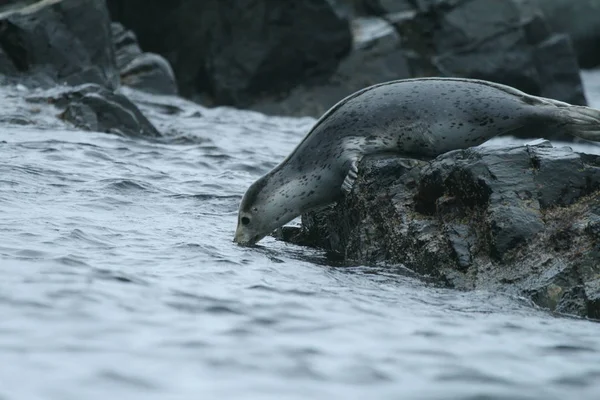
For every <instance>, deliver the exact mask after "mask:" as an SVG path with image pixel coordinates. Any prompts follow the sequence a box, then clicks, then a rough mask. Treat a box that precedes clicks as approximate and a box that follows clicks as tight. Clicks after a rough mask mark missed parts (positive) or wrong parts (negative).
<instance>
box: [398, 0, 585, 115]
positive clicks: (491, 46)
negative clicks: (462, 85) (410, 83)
mask: <svg viewBox="0 0 600 400" xmlns="http://www.w3.org/2000/svg"><path fill="white" fill-rule="evenodd" d="M429 3H430V4H429V7H426V8H425V7H424V8H423V9H424V10H425V11H419V12H418V13H417V14H416V15H415V17H414V18H410V19H404V20H402V21H400V22H399V23H398V24H397V25H396V26H397V27H398V30H399V32H400V33H401V36H402V38H403V39H404V43H403V46H404V48H405V49H406V51H407V55H408V59H409V64H410V65H411V73H412V75H414V76H433V75H442V76H460V77H466V78H477V79H485V80H490V81H494V82H498V83H503V84H506V85H509V86H513V87H516V88H518V89H520V90H523V91H525V92H527V93H529V94H533V95H539V96H548V97H552V98H555V99H557V100H561V101H566V102H569V103H572V104H578V105H585V104H587V101H586V98H585V95H584V92H583V85H582V83H581V77H580V75H579V66H578V63H577V58H576V53H575V51H574V49H573V48H572V45H571V41H570V39H569V37H568V36H566V35H564V34H559V33H556V32H553V31H552V30H551V29H550V28H549V26H548V24H547V21H546V20H545V18H544V16H543V13H542V12H541V11H540V10H539V9H538V8H537V7H536V6H535V4H533V3H531V2H530V1H525V0H522V1H519V0H466V1H460V2H458V1H450V0H444V1H438V2H435V3H433V2H431V1H430V2H429ZM549 61H552V62H549Z"/></svg>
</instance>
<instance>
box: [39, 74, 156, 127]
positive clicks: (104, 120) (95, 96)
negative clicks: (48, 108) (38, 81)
mask: <svg viewBox="0 0 600 400" xmlns="http://www.w3.org/2000/svg"><path fill="white" fill-rule="evenodd" d="M27 100H28V101H29V102H31V103H50V104H53V105H54V106H56V107H57V108H58V109H59V110H60V111H59V117H60V118H62V119H63V120H65V121H67V122H70V123H71V124H73V125H74V126H75V127H77V128H79V129H82V130H86V131H94V132H106V133H113V134H117V135H122V136H131V137H145V138H156V137H160V136H161V134H160V132H159V131H158V130H157V129H156V128H155V127H154V126H153V125H152V123H151V122H150V121H148V119H147V118H146V117H145V116H144V115H143V114H142V113H141V112H140V110H139V109H138V108H137V107H136V106H135V104H133V103H132V102H131V101H130V100H129V99H128V98H127V97H125V96H123V95H121V94H119V93H115V92H113V91H111V90H108V89H106V88H104V87H102V86H100V85H97V84H84V85H80V86H75V87H58V88H54V89H50V90H46V91H42V92H39V93H36V94H34V95H31V96H28V97H27Z"/></svg>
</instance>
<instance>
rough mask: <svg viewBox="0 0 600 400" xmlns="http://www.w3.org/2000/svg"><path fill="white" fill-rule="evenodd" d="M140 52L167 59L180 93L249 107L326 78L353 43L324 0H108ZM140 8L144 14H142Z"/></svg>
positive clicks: (341, 20)
mask: <svg viewBox="0 0 600 400" xmlns="http://www.w3.org/2000/svg"><path fill="white" fill-rule="evenodd" d="M108 5H109V8H110V11H111V15H112V17H113V19H114V20H115V21H118V22H121V23H122V24H123V25H124V26H125V27H126V28H128V29H132V30H133V31H134V32H135V33H136V35H137V36H138V39H139V41H140V44H141V47H142V49H144V51H151V52H154V53H157V54H161V55H163V56H165V57H166V58H167V60H169V62H170V63H171V65H172V66H173V69H174V71H175V75H176V77H177V80H178V83H179V90H180V92H181V93H182V94H183V95H185V96H191V95H194V94H201V95H203V96H204V102H205V103H206V104H215V105H217V104H225V105H237V106H240V107H245V106H248V105H249V104H251V103H253V102H254V101H255V99H256V98H260V97H262V96H266V95H270V94H275V93H281V92H285V91H287V90H291V89H292V88H294V87H295V86H296V85H298V84H300V83H303V82H306V81H309V80H311V79H323V78H326V77H328V76H330V75H331V74H332V73H333V72H334V71H335V70H336V68H337V65H338V63H339V61H340V60H341V59H342V58H343V57H344V56H345V55H347V54H348V52H349V51H350V49H351V45H352V37H351V33H350V28H349V22H348V21H347V20H346V19H344V18H341V17H340V16H339V15H338V14H337V13H336V12H335V10H334V8H333V7H332V6H331V4H330V3H329V2H328V1H327V0H290V1H286V2H281V1H278V0H206V1H202V2H198V1H191V0H182V1H179V2H165V1H148V0H109V1H108ZM140 10H143V12H140Z"/></svg>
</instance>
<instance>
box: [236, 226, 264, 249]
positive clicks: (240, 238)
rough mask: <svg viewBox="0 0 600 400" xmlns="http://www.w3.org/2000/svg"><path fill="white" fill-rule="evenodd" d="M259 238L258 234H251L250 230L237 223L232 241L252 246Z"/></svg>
mask: <svg viewBox="0 0 600 400" xmlns="http://www.w3.org/2000/svg"><path fill="white" fill-rule="evenodd" d="M260 239H261V237H260V235H254V236H252V235H251V234H250V232H248V231H247V230H245V229H244V228H243V227H242V226H240V225H238V227H237V229H236V230H235V236H234V237H233V241H234V242H235V243H237V244H239V245H241V246H252V245H254V244H256V242H258V241H259V240H260Z"/></svg>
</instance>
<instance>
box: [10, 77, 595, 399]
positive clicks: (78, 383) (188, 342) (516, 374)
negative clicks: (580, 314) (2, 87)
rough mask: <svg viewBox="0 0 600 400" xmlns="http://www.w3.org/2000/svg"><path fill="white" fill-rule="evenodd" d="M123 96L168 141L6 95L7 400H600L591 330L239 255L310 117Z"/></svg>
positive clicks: (367, 268) (305, 265)
mask: <svg viewBox="0 0 600 400" xmlns="http://www.w3.org/2000/svg"><path fill="white" fill-rule="evenodd" d="M584 77H585V79H586V84H587V86H586V88H587V90H588V95H589V96H590V100H591V102H592V104H595V105H596V106H598V105H599V104H600V103H599V101H600V79H599V78H598V73H597V72H586V73H584ZM128 93H129V94H130V95H131V96H132V97H134V98H135V99H136V101H138V102H141V103H142V108H143V110H144V111H145V113H146V114H147V115H148V116H149V117H150V118H151V119H152V121H153V122H154V123H155V124H156V125H157V126H158V127H159V128H160V129H161V130H162V131H164V132H167V133H168V135H169V136H168V138H167V139H165V140H163V141H160V142H152V141H144V140H132V139H127V138H120V137H117V136H113V135H107V134H101V133H90V132H80V131H77V130H74V129H72V128H70V127H69V126H68V125H65V124H63V123H62V122H60V120H58V119H57V118H56V116H55V114H54V113H53V111H52V110H45V109H42V110H35V105H31V104H27V103H26V102H24V101H22V99H21V98H22V95H23V94H24V89H21V91H19V90H16V89H10V90H6V91H5V92H3V94H2V97H3V104H5V108H4V110H3V114H2V115H3V116H2V120H1V122H0V123H1V124H2V130H1V131H0V274H1V279H0V315H1V316H2V323H1V324H0V352H1V356H2V363H1V366H0V399H2V400H8V399H10V400H13V399H28V400H29V399H45V400H46V399H61V400H63V399H74V400H81V399H106V398H107V397H109V398H114V399H150V398H160V399H192V398H201V399H307V398H312V399H331V398H335V399H338V398H339V399H342V398H343V399H364V398H374V399H564V398H577V399H598V398H600V334H599V333H600V325H598V324H597V323H594V322H590V321H585V320H581V319H572V318H566V317H560V316H555V315H552V314H550V313H548V312H546V311H544V310H540V309H538V308H536V307H534V306H533V305H531V304H530V303H529V302H527V301H525V300H524V299H519V298H513V297H508V296H505V295H502V294H494V293H487V292H470V293H464V292H457V291H453V290H447V289H439V288H436V287H433V286H431V285H428V284H427V283H425V282H421V281H419V280H417V279H415V278H413V277H410V276H409V275H407V274H406V273H405V271H403V270H402V268H401V267H398V268H384V267H379V266H372V265H364V266H360V267H343V266H337V265H333V264H332V262H330V261H329V260H328V259H327V257H326V255H325V254H323V253H322V252H320V251H317V250H313V249H307V248H302V247H299V246H294V245H291V244H285V243H282V242H279V241H276V240H274V239H272V238H267V239H265V240H264V241H263V242H261V246H259V247H257V248H243V247H239V246H237V245H235V244H234V243H233V242H232V238H233V231H234V228H235V223H236V213H237V207H238V204H239V201H240V199H241V196H242V194H243V193H244V191H245V189H246V188H247V187H248V185H250V184H251V183H252V182H253V181H254V180H255V179H257V178H258V177H259V176H260V175H262V174H264V173H265V172H267V171H268V170H269V169H271V168H272V167H273V166H275V165H276V164H277V163H278V162H279V161H280V160H281V159H283V158H284V157H285V156H286V155H287V154H288V153H289V152H290V151H291V150H292V149H293V147H294V146H295V145H296V144H297V143H298V142H299V141H300V140H301V138H302V137H303V136H304V134H305V133H306V131H307V130H308V129H309V128H310V126H311V125H312V124H313V123H314V121H315V120H314V119H312V118H303V119H298V118H282V117H267V116H264V115H261V114H258V113H253V112H245V111H238V110H233V109H227V108H220V109H212V110H211V109H205V108H202V107H200V106H197V105H192V104H190V103H187V102H185V101H182V100H174V99H171V98H163V97H156V96H148V95H143V94H140V93H136V92H132V91H128ZM32 121H34V122H35V121H37V122H35V123H33V124H32V123H31V122H32ZM40 126H42V127H40ZM502 140H504V141H505V140H506V139H502ZM502 140H500V141H496V143H498V142H502ZM580 147H581V148H582V149H583V150H589V151H594V152H597V151H596V150H595V149H593V148H587V147H585V146H580Z"/></svg>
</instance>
